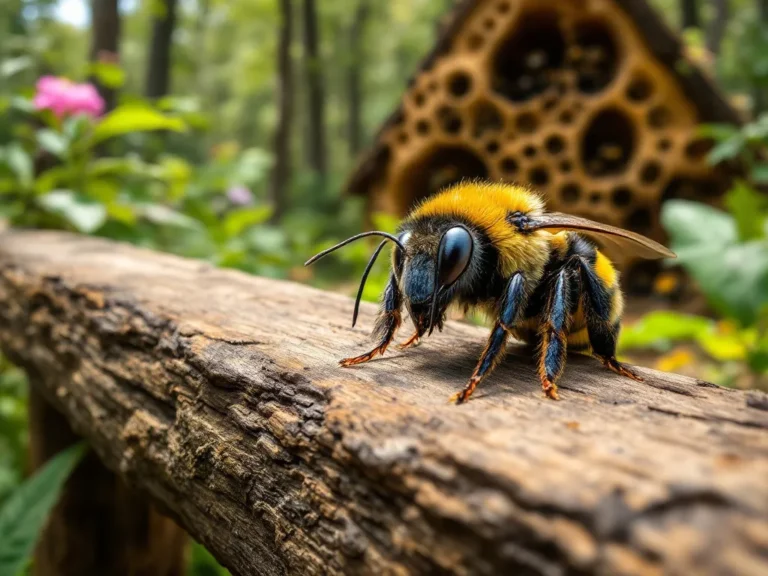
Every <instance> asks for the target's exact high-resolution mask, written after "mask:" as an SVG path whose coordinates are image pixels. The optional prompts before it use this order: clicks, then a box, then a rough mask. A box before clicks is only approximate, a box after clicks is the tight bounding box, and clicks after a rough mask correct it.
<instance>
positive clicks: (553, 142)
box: [544, 136, 565, 154]
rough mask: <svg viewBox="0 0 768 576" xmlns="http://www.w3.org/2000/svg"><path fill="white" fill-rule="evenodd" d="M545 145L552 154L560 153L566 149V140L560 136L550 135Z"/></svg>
mask: <svg viewBox="0 0 768 576" xmlns="http://www.w3.org/2000/svg"><path fill="white" fill-rule="evenodd" d="M544 146H545V147H546V149H547V152H549V153H550V154H560V152H562V151H563V150H565V142H564V141H563V139H562V138H560V136H550V137H549V138H547V141H546V142H545V143H544Z"/></svg>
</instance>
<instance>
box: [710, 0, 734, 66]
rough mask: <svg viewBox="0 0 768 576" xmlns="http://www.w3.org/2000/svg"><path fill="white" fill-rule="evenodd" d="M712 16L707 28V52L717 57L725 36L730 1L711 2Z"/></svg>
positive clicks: (717, 0) (714, 0) (716, 0)
mask: <svg viewBox="0 0 768 576" xmlns="http://www.w3.org/2000/svg"><path fill="white" fill-rule="evenodd" d="M712 5H713V6H712V7H713V12H714V13H713V14H712V19H711V21H710V23H709V26H708V28H707V50H709V51H710V52H711V53H712V54H714V55H715V56H717V55H718V54H720V45H721V43H722V41H723V36H725V29H726V27H727V26H728V16H729V14H730V0H712Z"/></svg>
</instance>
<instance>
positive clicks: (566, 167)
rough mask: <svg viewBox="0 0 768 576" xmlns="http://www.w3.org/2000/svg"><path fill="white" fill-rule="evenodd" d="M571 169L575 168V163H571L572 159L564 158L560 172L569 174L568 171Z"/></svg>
mask: <svg viewBox="0 0 768 576" xmlns="http://www.w3.org/2000/svg"><path fill="white" fill-rule="evenodd" d="M571 170H573V165H572V164H571V161H570V160H563V161H562V162H560V172H562V173H563V174H568V172H570V171H571Z"/></svg>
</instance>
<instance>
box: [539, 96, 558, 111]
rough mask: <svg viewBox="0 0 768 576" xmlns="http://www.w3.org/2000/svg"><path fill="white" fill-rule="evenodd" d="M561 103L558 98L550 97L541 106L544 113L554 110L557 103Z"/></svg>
mask: <svg viewBox="0 0 768 576" xmlns="http://www.w3.org/2000/svg"><path fill="white" fill-rule="evenodd" d="M558 102H559V100H558V98H557V96H548V97H547V98H545V99H544V101H543V102H542V104H541V109H542V110H544V111H549V110H553V109H554V108H556V107H557V103H558Z"/></svg>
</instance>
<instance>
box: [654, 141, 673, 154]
mask: <svg viewBox="0 0 768 576" xmlns="http://www.w3.org/2000/svg"><path fill="white" fill-rule="evenodd" d="M671 148H672V142H671V141H670V140H669V138H661V139H660V140H659V141H658V142H657V143H656V149H657V150H658V151H659V152H667V151H668V150H669V149H671Z"/></svg>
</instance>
